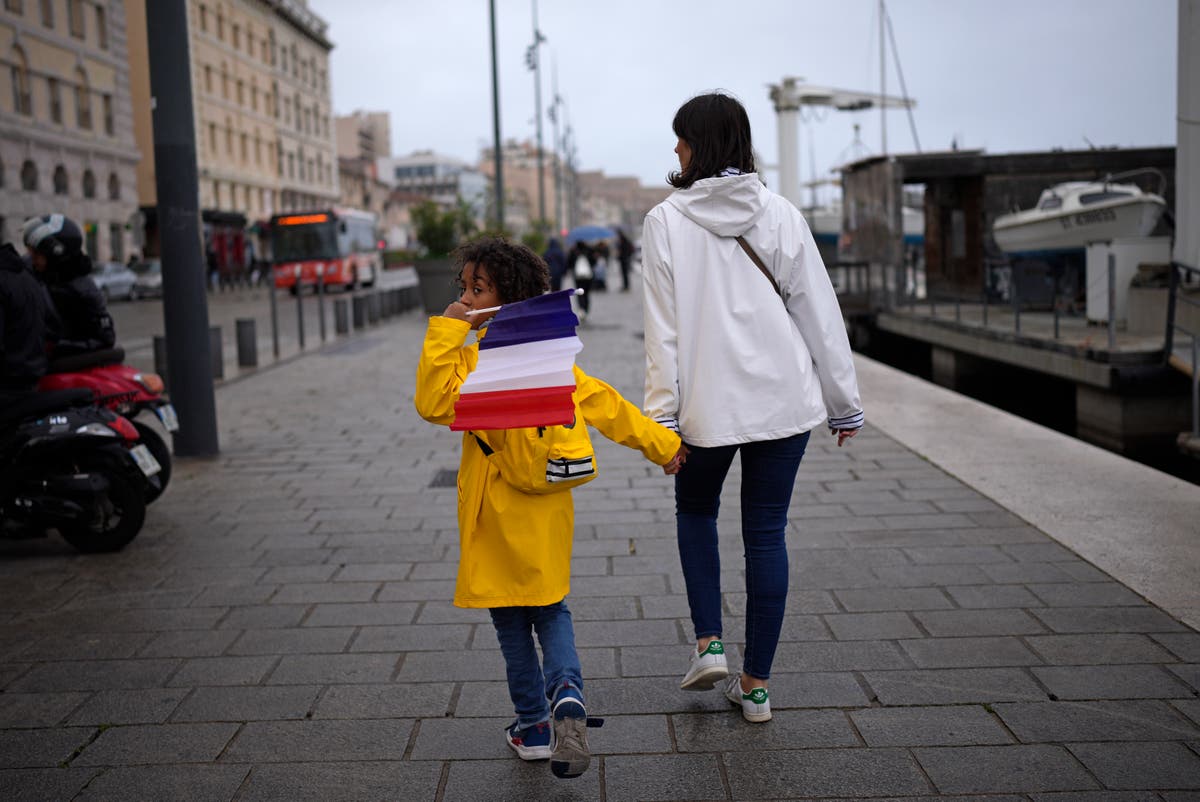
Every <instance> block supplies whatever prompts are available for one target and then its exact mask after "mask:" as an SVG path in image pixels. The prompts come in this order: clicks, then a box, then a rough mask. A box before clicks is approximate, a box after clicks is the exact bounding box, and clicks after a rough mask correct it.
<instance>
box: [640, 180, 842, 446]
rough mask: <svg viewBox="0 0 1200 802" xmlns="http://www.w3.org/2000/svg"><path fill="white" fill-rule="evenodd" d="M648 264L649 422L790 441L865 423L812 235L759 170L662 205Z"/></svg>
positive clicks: (705, 435) (649, 237) (651, 219)
mask: <svg viewBox="0 0 1200 802" xmlns="http://www.w3.org/2000/svg"><path fill="white" fill-rule="evenodd" d="M739 235H740V236H743V237H745V239H746V241H747V243H748V244H749V245H750V247H751V248H753V249H754V251H755V253H757V254H758V257H759V258H760V259H761V260H762V261H763V263H764V264H765V265H766V267H767V269H768V270H769V271H770V272H771V274H772V275H773V276H774V277H775V279H776V281H777V282H778V283H779V286H780V289H781V290H782V292H783V295H784V298H785V299H786V308H785V303H784V302H783V301H781V300H780V298H779V296H778V295H776V294H775V290H774V288H772V286H771V284H770V282H769V281H767V279H766V277H765V276H763V275H762V273H761V272H760V271H759V269H758V268H757V267H756V266H755V264H754V262H752V261H751V260H750V257H749V256H747V255H746V253H745V252H744V251H743V250H742V249H741V247H740V246H739V245H738V243H737V240H735V239H734V237H736V236H739ZM642 263H643V277H644V284H645V293H646V298H645V330H646V403H645V411H646V414H647V415H648V416H649V417H651V418H653V419H655V420H657V421H658V422H660V423H662V424H664V425H666V426H668V427H670V428H675V427H677V428H678V431H679V433H680V434H681V435H682V437H683V440H684V442H686V443H688V444H690V445H696V446H700V447H712V446H722V445H731V444H735V443H746V442H754V441H759V440H776V439H779V438H783V437H790V436H791V435H795V434H800V433H802V432H807V431H809V430H811V429H813V428H815V427H816V426H818V425H819V424H821V423H822V422H824V421H825V420H826V419H827V418H828V422H829V425H830V427H831V428H838V429H856V428H859V427H861V426H862V423H863V412H862V404H861V401H860V400H859V394H858V381H857V379H856V377H855V373H854V363H853V361H852V359H851V354H850V343H849V340H848V338H847V337H846V326H845V322H844V321H843V319H842V313H841V309H840V308H839V306H838V301H837V295H836V294H835V293H834V289H833V285H832V283H831V282H830V280H829V274H828V272H827V271H826V269H825V264H824V263H823V262H822V261H821V256H820V254H819V253H818V252H817V245H816V243H815V242H814V241H813V237H812V232H811V231H810V230H809V228H808V223H806V222H805V220H804V217H803V216H802V215H801V214H800V212H799V211H798V210H797V209H796V207H795V206H793V205H792V204H791V203H790V202H789V201H787V200H786V199H784V198H783V197H781V196H779V195H776V194H775V193H773V192H771V191H770V190H768V189H767V188H766V187H764V186H763V184H762V182H761V181H760V180H759V178H758V175H757V174H755V173H746V174H743V175H733V176H728V177H718V178H706V179H703V180H701V181H697V182H695V183H694V184H693V185H692V186H691V187H689V188H688V189H681V190H676V191H675V192H674V193H672V194H671V196H670V197H669V198H667V199H666V200H665V201H663V202H662V203H660V204H659V205H658V206H655V207H654V208H653V209H652V210H651V211H650V213H649V214H648V215H646V222H645V226H644V229H643V232H642Z"/></svg>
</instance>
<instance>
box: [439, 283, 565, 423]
mask: <svg viewBox="0 0 1200 802" xmlns="http://www.w3.org/2000/svg"><path fill="white" fill-rule="evenodd" d="M572 294H574V290H562V291H560V292H553V293H548V294H546V295H540V296H538V297H537V298H530V299H529V300H527V301H520V302H518V303H514V304H505V305H504V306H503V307H501V309H500V311H499V312H497V313H496V316H495V317H494V318H492V320H491V322H490V323H489V324H488V325H487V327H486V328H485V329H484V331H483V333H482V335H481V337H480V340H479V363H478V364H477V365H476V367H475V370H474V371H472V372H471V375H470V376H468V377H467V380H466V381H465V382H463V385H462V388H461V390H460V392H459V398H458V401H457V402H455V404H454V423H452V424H451V425H450V428H451V429H454V430H455V431H468V430H471V429H523V428H527V427H531V426H556V425H562V424H567V423H570V422H571V421H572V420H574V417H575V402H574V400H573V399H572V394H573V393H574V392H575V372H574V368H575V355H576V354H577V353H579V352H580V351H581V350H583V343H582V342H580V340H579V337H577V336H576V334H575V327H576V326H577V325H579V319H578V318H576V317H575V313H574V312H573V311H572V310H571V295H572Z"/></svg>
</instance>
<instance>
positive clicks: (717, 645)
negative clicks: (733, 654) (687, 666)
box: [701, 640, 725, 654]
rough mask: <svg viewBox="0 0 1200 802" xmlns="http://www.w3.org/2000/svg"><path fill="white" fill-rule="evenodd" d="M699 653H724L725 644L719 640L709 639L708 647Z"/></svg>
mask: <svg viewBox="0 0 1200 802" xmlns="http://www.w3.org/2000/svg"><path fill="white" fill-rule="evenodd" d="M701 654H725V644H723V643H721V641H719V640H714V641H709V644H708V648H707V649H705V650H704V651H703V652H701Z"/></svg>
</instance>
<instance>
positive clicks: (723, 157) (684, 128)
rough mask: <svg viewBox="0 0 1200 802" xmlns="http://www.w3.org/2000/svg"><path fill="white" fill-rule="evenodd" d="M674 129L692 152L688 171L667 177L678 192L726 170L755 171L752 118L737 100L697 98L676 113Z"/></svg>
mask: <svg viewBox="0 0 1200 802" xmlns="http://www.w3.org/2000/svg"><path fill="white" fill-rule="evenodd" d="M671 129H672V130H674V131H675V136H677V137H679V138H680V139H682V140H683V141H684V142H686V143H687V146H688V147H689V148H691V149H692V160H691V162H689V163H688V166H687V169H685V170H682V171H678V172H671V173H668V174H667V183H669V184H670V185H671V186H673V187H675V188H676V189H687V188H688V187H690V186H691V185H692V184H694V183H695V182H697V181H699V180H700V179H702V178H712V177H713V176H715V175H717V174H718V173H720V172H721V171H722V170H724V169H725V168H726V167H736V168H737V169H739V170H741V171H742V172H743V173H753V172H755V168H754V150H753V147H752V145H751V143H750V118H749V117H747V116H746V109H744V108H743V107H742V104H741V103H739V102H738V101H737V99H736V98H734V97H732V96H730V95H726V94H724V93H723V92H710V93H708V94H704V95H697V96H696V97H694V98H692V99H691V100H689V101H688V102H687V103H684V104H683V105H682V106H680V107H679V111H677V112H675V119H674V120H672V122H671Z"/></svg>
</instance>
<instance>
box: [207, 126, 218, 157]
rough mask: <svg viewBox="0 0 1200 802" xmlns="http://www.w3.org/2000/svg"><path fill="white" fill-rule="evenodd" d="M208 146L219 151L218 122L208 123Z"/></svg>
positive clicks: (213, 150) (214, 151)
mask: <svg viewBox="0 0 1200 802" xmlns="http://www.w3.org/2000/svg"><path fill="white" fill-rule="evenodd" d="M208 147H209V148H210V149H211V150H212V152H213V153H214V154H215V153H216V152H217V124H216V123H209V124H208Z"/></svg>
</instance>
